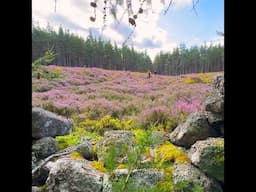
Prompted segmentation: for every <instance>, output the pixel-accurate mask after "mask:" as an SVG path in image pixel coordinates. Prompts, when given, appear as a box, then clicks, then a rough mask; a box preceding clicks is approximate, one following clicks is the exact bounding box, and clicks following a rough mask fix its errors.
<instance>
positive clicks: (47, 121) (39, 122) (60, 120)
mask: <svg viewBox="0 0 256 192" xmlns="http://www.w3.org/2000/svg"><path fill="white" fill-rule="evenodd" d="M72 128H73V123H72V121H71V120H70V119H67V118H64V117H61V116H58V115H56V114H54V113H52V112H50V111H47V110H44V109H42V108H39V107H33V108H32V137H33V138H35V139H40V138H42V137H55V136H58V135H67V134H69V133H71V131H72Z"/></svg>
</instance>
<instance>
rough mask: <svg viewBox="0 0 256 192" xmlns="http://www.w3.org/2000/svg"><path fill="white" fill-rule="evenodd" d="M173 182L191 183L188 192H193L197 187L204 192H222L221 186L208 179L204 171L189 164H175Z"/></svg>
mask: <svg viewBox="0 0 256 192" xmlns="http://www.w3.org/2000/svg"><path fill="white" fill-rule="evenodd" d="M173 182H174V184H175V185H177V184H179V183H182V182H183V183H189V185H188V186H187V187H186V190H185V191H187V192H193V188H194V187H195V186H199V187H200V188H201V189H202V191H203V192H222V188H221V186H220V185H219V184H218V183H217V182H216V181H215V180H214V179H212V178H209V177H207V176H206V175H205V174H204V173H203V172H202V171H200V170H199V169H198V168H196V167H194V166H193V165H191V164H189V163H185V164H174V166H173Z"/></svg>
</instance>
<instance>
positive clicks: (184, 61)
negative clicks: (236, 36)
mask: <svg viewBox="0 0 256 192" xmlns="http://www.w3.org/2000/svg"><path fill="white" fill-rule="evenodd" d="M50 48H53V50H54V52H55V53H56V54H57V56H56V58H55V60H54V61H53V63H52V64H55V65H60V66H79V67H81V66H86V67H99V68H104V69H110V70H130V71H139V72H145V71H148V70H154V71H156V72H157V73H158V74H164V75H179V74H185V73H198V72H200V73H201V72H213V71H223V70H224V47H223V46H221V45H216V46H201V47H197V46H194V47H191V48H189V49H188V48H186V46H185V44H181V45H180V47H179V48H176V49H174V50H173V51H172V52H167V53H164V52H160V53H159V54H158V55H157V56H156V57H155V60H154V62H153V63H152V61H151V59H150V57H149V56H148V54H147V53H146V51H144V52H139V51H136V50H135V49H134V48H133V47H131V48H130V47H128V46H127V45H123V46H122V47H117V45H116V44H115V45H112V44H111V43H110V41H103V40H102V39H96V38H95V37H93V36H92V35H91V34H90V35H89V36H88V37H87V39H86V40H84V39H83V38H81V37H79V36H77V35H74V34H72V33H70V32H69V31H68V30H63V28H62V27H59V30H58V32H56V31H54V30H53V29H52V28H51V27H50V26H48V27H47V28H46V29H45V28H40V27H39V26H34V25H33V27H32V61H34V60H36V59H38V58H39V57H41V56H43V55H44V53H45V51H46V50H47V49H50Z"/></svg>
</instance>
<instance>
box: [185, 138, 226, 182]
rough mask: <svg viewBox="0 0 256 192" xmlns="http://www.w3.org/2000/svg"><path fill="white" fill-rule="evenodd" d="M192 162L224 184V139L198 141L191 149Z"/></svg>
mask: <svg viewBox="0 0 256 192" xmlns="http://www.w3.org/2000/svg"><path fill="white" fill-rule="evenodd" d="M189 157H190V159H191V162H192V163H193V164H194V165H196V166H197V167H198V168H199V169H201V170H202V171H203V172H205V173H207V174H208V175H210V176H212V177H214V178H215V179H217V180H219V181H222V182H224V139H223V138H208V139H207V140H204V141H197V142H196V143H195V144H194V145H193V146H192V147H191V149H190V152H189Z"/></svg>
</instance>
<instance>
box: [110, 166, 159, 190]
mask: <svg viewBox="0 0 256 192" xmlns="http://www.w3.org/2000/svg"><path fill="white" fill-rule="evenodd" d="M114 175H115V176H114V178H113V181H114V182H118V181H120V180H121V179H122V178H126V177H127V175H128V170H127V169H117V170H114ZM163 179H164V173H163V171H161V170H157V169H135V170H133V171H132V172H131V174H130V177H129V181H128V183H127V185H128V188H131V186H133V187H135V188H139V187H146V188H150V187H153V186H155V185H156V184H158V183H159V182H160V181H162V180H163Z"/></svg>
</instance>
